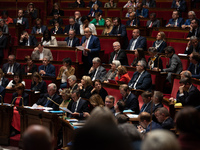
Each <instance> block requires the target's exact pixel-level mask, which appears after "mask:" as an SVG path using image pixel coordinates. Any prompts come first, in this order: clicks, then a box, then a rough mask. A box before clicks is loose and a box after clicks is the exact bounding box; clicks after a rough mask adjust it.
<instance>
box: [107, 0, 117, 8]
mask: <svg viewBox="0 0 200 150" xmlns="http://www.w3.org/2000/svg"><path fill="white" fill-rule="evenodd" d="M116 7H117V3H115V2H114V0H109V1H108V2H107V3H105V4H104V8H116Z"/></svg>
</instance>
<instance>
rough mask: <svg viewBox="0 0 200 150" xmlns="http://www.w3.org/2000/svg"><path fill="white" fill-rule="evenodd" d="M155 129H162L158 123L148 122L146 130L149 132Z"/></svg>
mask: <svg viewBox="0 0 200 150" xmlns="http://www.w3.org/2000/svg"><path fill="white" fill-rule="evenodd" d="M156 129H162V126H161V125H160V124H159V123H156V122H154V121H152V122H151V123H150V124H148V126H147V128H146V132H149V131H151V130H156Z"/></svg>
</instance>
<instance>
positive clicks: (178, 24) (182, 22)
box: [167, 17, 184, 27]
mask: <svg viewBox="0 0 200 150" xmlns="http://www.w3.org/2000/svg"><path fill="white" fill-rule="evenodd" d="M168 24H171V25H175V20H174V19H173V18H171V19H169V22H168ZM168 24H167V25H168ZM183 24H184V19H183V18H181V17H179V18H178V21H177V27H181V26H182V25H183Z"/></svg>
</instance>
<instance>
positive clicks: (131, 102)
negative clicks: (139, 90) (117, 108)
mask: <svg viewBox="0 0 200 150" xmlns="http://www.w3.org/2000/svg"><path fill="white" fill-rule="evenodd" d="M119 90H120V93H121V95H122V97H123V101H124V102H125V109H131V110H132V111H134V113H136V114H138V113H139V102H138V98H137V97H136V96H135V95H134V94H133V93H131V91H130V89H129V87H128V85H126V84H122V85H120V87H119Z"/></svg>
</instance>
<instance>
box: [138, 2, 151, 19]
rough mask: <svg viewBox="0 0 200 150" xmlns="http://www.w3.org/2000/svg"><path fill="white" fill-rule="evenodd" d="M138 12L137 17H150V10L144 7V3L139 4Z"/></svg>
mask: <svg viewBox="0 0 200 150" xmlns="http://www.w3.org/2000/svg"><path fill="white" fill-rule="evenodd" d="M136 13H137V17H139V18H148V13H149V10H148V9H146V8H143V4H142V3H139V4H138V5H137V11H136Z"/></svg>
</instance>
